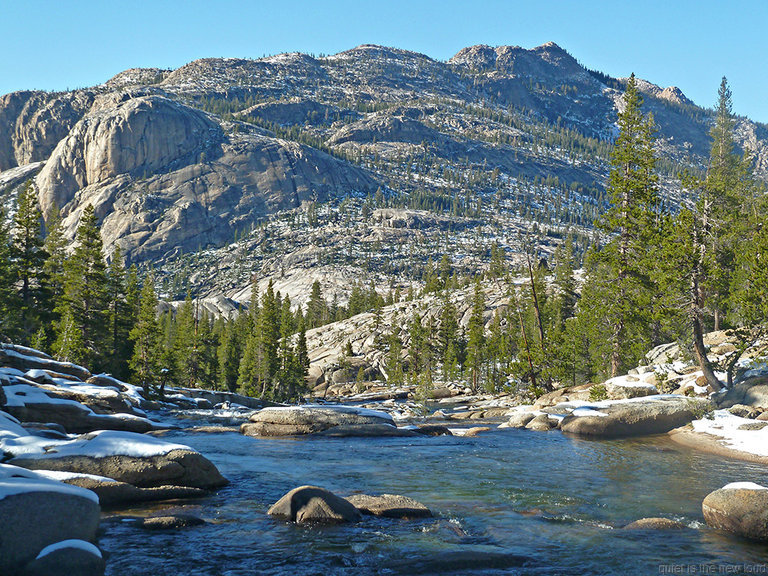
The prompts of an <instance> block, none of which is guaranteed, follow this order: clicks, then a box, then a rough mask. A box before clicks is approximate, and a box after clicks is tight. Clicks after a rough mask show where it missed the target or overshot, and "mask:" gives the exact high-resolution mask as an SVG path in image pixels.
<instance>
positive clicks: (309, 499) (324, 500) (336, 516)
mask: <svg viewBox="0 0 768 576" xmlns="http://www.w3.org/2000/svg"><path fill="white" fill-rule="evenodd" d="M267 514H269V515H270V516H275V517H276V518H282V519H283V520H288V521H290V522H296V523H297V524H304V523H309V522H318V523H341V522H358V521H359V520H361V518H362V517H361V516H360V512H359V511H358V510H357V508H355V507H354V506H353V505H352V504H350V503H349V502H348V501H347V500H345V499H344V498H340V497H338V496H336V495H335V494H333V493H332V492H329V491H328V490H325V489H324V488H319V487H317V486H300V487H298V488H294V489H293V490H291V491H290V492H288V493H287V494H286V495H285V496H283V497H282V498H280V500H278V501H277V502H276V503H275V504H273V505H272V507H271V508H270V509H269V511H268V512H267Z"/></svg>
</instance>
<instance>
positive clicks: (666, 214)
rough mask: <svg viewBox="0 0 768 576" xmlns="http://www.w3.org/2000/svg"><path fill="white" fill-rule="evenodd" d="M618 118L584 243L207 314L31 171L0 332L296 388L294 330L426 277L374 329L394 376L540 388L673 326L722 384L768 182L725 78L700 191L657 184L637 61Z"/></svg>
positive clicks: (59, 352) (392, 299)
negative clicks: (514, 263)
mask: <svg viewBox="0 0 768 576" xmlns="http://www.w3.org/2000/svg"><path fill="white" fill-rule="evenodd" d="M207 105H208V106H210V107H212V106H215V105H217V103H216V102H213V101H211V102H208V103H207ZM618 127H619V134H618V137H617V138H616V140H615V142H614V143H613V145H612V148H611V150H610V175H609V179H608V184H607V188H606V195H607V197H608V198H609V200H610V207H609V208H608V210H607V211H606V212H605V213H603V214H602V215H600V216H599V218H598V220H597V224H596V232H595V234H594V236H593V238H592V239H591V243H590V246H589V248H588V249H587V251H586V254H585V255H583V258H582V257H581V255H580V254H578V255H577V254H576V253H575V250H574V242H573V238H572V237H566V238H565V239H564V241H563V242H562V244H561V245H560V246H559V248H558V249H557V251H556V252H555V254H554V257H553V258H552V259H551V261H550V262H543V261H541V260H540V259H539V258H538V255H537V254H536V253H535V252H534V250H533V249H530V250H528V251H527V252H526V258H524V262H525V264H524V266H523V267H522V269H510V267H509V265H508V258H507V254H505V253H504V251H503V250H502V249H500V248H499V246H498V245H496V244H494V245H493V246H492V247H491V248H490V251H491V260H490V265H489V266H488V267H487V269H485V270H483V271H482V272H476V273H474V274H470V273H464V272H462V273H460V272H458V271H457V270H454V269H453V268H452V266H451V263H450V262H449V261H448V260H447V259H446V258H443V259H442V260H441V261H440V262H435V263H432V262H431V261H430V263H429V265H428V266H427V267H426V269H425V270H424V273H423V278H422V282H421V288H420V290H419V291H414V290H410V291H408V292H406V293H402V292H401V291H399V290H397V291H395V290H389V292H387V291H386V289H382V287H380V286H375V285H363V284H360V283H358V284H356V285H355V286H354V289H353V291H352V296H351V298H350V299H349V302H348V303H347V304H346V305H344V306H341V305H338V304H337V303H336V302H335V301H333V300H331V301H329V300H328V299H327V298H326V297H324V295H323V294H322V292H321V290H320V286H319V284H318V283H315V285H314V286H313V290H312V294H311V296H310V298H309V302H308V304H307V305H306V306H294V305H293V304H292V303H291V300H290V298H288V297H287V296H283V295H281V294H280V292H276V291H275V290H274V289H273V287H272V285H271V284H270V285H269V287H268V288H267V289H266V290H265V291H264V292H263V293H261V294H260V293H259V292H258V290H256V289H254V290H253V293H252V297H251V301H250V303H249V305H248V306H247V307H243V310H242V311H241V312H240V313H239V314H236V315H234V316H233V317H232V318H226V317H212V316H211V315H209V314H208V313H206V312H205V311H202V310H200V309H199V307H198V305H197V303H196V301H195V299H193V298H192V297H191V296H188V298H187V300H186V301H185V302H184V303H183V304H182V305H181V306H179V307H177V308H170V309H168V310H166V311H165V312H162V313H160V314H158V294H157V287H156V285H155V276H154V273H153V271H152V270H151V269H147V270H142V271H141V273H140V271H139V270H138V269H137V268H136V267H135V266H131V267H130V268H128V269H126V267H125V265H124V263H123V259H122V257H121V254H120V252H119V250H115V251H114V252H113V253H111V254H105V253H104V247H103V244H102V239H101V235H100V231H99V226H98V221H97V218H96V215H95V212H94V210H93V208H92V207H88V208H86V209H85V211H84V213H83V216H82V218H81V220H80V225H79V227H78V229H77V235H76V238H75V241H74V244H73V245H72V247H70V242H69V240H68V239H67V238H66V237H65V236H64V234H63V231H62V227H61V220H60V217H59V215H58V214H56V213H52V214H49V215H47V217H46V222H47V226H46V227H45V230H43V229H42V227H41V221H42V214H41V213H40V209H39V208H38V201H37V194H36V190H35V188H34V186H33V184H32V182H31V181H30V182H28V183H27V184H26V185H25V186H24V187H23V189H22V190H21V192H20V193H19V195H18V198H17V200H16V209H15V213H14V214H13V216H12V218H11V219H10V220H8V219H6V218H2V222H3V223H4V224H3V225H2V226H0V334H1V335H2V337H3V338H4V339H6V340H9V341H13V342H15V343H20V344H23V345H31V346H34V347H36V348H39V349H42V350H45V351H47V352H49V353H51V354H52V355H53V356H55V357H56V358H57V359H59V360H63V361H70V362H76V363H79V364H84V365H87V366H89V367H90V368H91V369H92V370H93V371H105V372H109V373H111V374H113V375H114V376H116V377H118V378H121V379H125V380H131V381H133V382H135V383H136V384H140V385H143V386H145V387H147V388H148V389H150V390H159V389H160V387H162V386H163V385H166V384H177V385H184V386H192V387H194V386H198V387H206V388H216V389H226V390H231V391H239V392H241V393H244V394H248V395H252V396H260V397H263V398H268V399H274V400H292V399H296V398H298V397H299V396H300V395H301V394H302V393H304V392H306V384H305V376H306V373H307V369H308V366H309V353H308V350H307V339H306V332H307V330H311V329H313V328H318V327H320V326H323V325H325V324H328V323H330V322H336V321H341V320H344V319H347V318H350V317H353V316H355V315H357V314H360V313H362V312H373V313H374V314H376V315H377V317H379V316H381V315H383V314H385V313H386V311H387V307H389V306H392V305H393V304H395V303H397V302H402V301H404V300H418V299H419V298H421V297H422V296H424V295H426V294H436V295H438V296H439V298H440V302H441V306H440V314H439V315H438V319H437V320H435V319H434V318H433V317H432V316H429V317H427V315H423V316H422V315H419V314H416V315H414V316H413V317H412V318H411V319H410V320H409V321H406V322H402V323H401V322H397V321H392V322H389V323H388V326H391V329H389V330H381V331H380V333H379V334H377V337H376V346H378V347H379V348H380V349H381V350H382V351H383V352H385V353H386V355H387V367H386V378H387V380H388V381H389V382H390V383H393V384H394V383H402V382H406V381H407V382H411V383H414V384H417V385H419V386H420V387H421V389H422V390H423V391H424V394H425V396H428V394H429V390H430V388H431V386H432V385H433V382H435V381H437V380H441V379H442V380H444V381H448V380H463V381H465V382H466V383H467V385H468V386H470V387H471V388H472V389H473V390H475V391H480V390H485V391H488V392H501V391H509V390H510V389H511V388H512V389H515V390H514V391H518V392H520V391H523V392H525V393H526V394H528V395H530V396H534V397H535V396H538V395H540V394H542V393H544V392H546V391H549V390H552V389H554V388H555V387H558V386H561V385H568V384H578V383H583V382H595V381H601V380H603V379H605V378H606V377H610V376H615V375H618V374H621V373H623V372H626V371H627V370H628V369H629V368H631V367H632V366H634V365H636V364H637V362H638V361H639V360H640V359H641V358H642V356H643V355H644V353H645V352H646V351H647V350H649V349H650V348H651V347H653V346H655V345H658V344H661V343H664V342H670V341H681V342H684V343H686V345H687V347H688V349H690V351H691V353H692V354H693V355H694V357H695V358H696V360H697V361H698V363H699V365H700V366H701V369H702V370H703V371H704V375H705V377H706V379H707V383H708V384H709V386H710V387H711V388H713V389H715V390H717V389H719V388H720V387H721V386H723V385H724V384H726V383H727V382H721V381H720V380H719V379H718V377H717V375H716V374H715V372H717V371H722V372H725V373H726V374H727V380H728V381H730V379H731V378H732V377H733V371H734V368H735V362H736V360H737V359H738V357H739V354H734V355H732V356H731V358H732V361H730V362H729V365H726V366H713V365H712V364H711V363H710V361H709V360H708V357H707V352H706V349H705V347H704V342H703V336H704V333H705V332H707V331H709V330H720V329H729V330H732V331H733V333H734V334H735V335H736V336H737V338H738V342H739V345H738V346H737V348H738V349H740V350H744V349H746V348H747V347H749V346H750V345H752V344H753V343H754V342H756V341H758V340H760V339H761V338H762V337H763V336H764V334H765V327H766V321H768V298H766V296H768V294H766V290H768V227H766V226H765V219H766V218H768V206H766V203H768V199H766V197H765V194H764V187H763V185H762V184H761V183H760V182H759V181H758V180H757V179H756V178H755V177H754V175H753V166H752V157H751V155H750V152H749V150H746V151H744V153H741V152H740V151H739V150H738V148H737V147H736V145H735V141H734V118H733V114H732V106H731V92H730V89H729V88H728V84H727V82H726V80H725V79H723V82H722V84H721V86H720V90H719V98H718V102H717V105H716V110H715V122H714V125H713V127H712V130H711V152H710V158H709V164H708V167H707V170H706V173H692V172H689V171H683V172H682V173H680V174H677V177H678V179H679V187H680V197H681V198H693V199H695V200H692V201H683V204H682V206H680V207H679V209H675V210H672V209H671V207H670V206H669V205H668V204H667V203H665V202H663V201H662V200H661V198H660V194H659V178H660V174H661V173H662V172H663V173H668V172H669V167H668V166H666V165H664V166H663V168H662V166H660V162H659V160H658V158H657V154H656V151H655V150H656V149H655V140H654V134H655V128H654V121H653V118H652V116H650V115H649V114H646V113H644V111H643V98H642V96H641V94H640V92H639V90H638V88H637V85H636V82H635V79H634V76H633V77H632V78H630V80H629V82H628V84H627V86H626V92H625V94H624V109H623V111H621V112H620V113H619V115H618ZM590 145H591V144H590V143H589V142H585V143H584V146H585V147H586V148H585V149H588V148H589V146H590ZM409 165H410V164H409ZM492 182H493V177H492V176H491V177H490V179H489V180H488V182H485V180H484V181H483V186H486V185H490V184H489V183H492ZM414 198H415V199H418V198H419V196H418V195H415V196H414ZM422 200H423V201H424V202H426V201H427V200H426V199H423V198H422ZM445 209H446V210H449V211H450V210H454V211H456V210H458V208H457V207H456V206H455V205H451V206H446V207H445ZM6 222H7V224H5V223H6ZM70 248H71V249H70ZM579 267H581V268H583V270H582V271H581V274H580V275H577V274H576V273H575V269H576V268H579ZM521 277H522V278H523V279H524V281H523V282H513V281H512V278H521ZM490 282H497V283H501V284H503V285H504V286H506V289H507V290H508V303H509V304H508V306H505V307H504V308H503V309H499V310H498V311H497V313H495V314H494V316H493V318H492V320H491V322H490V324H489V325H488V324H486V322H485V321H484V312H485V310H486V303H485V292H484V286H486V285H487V284H488V283H490ZM459 290H464V291H471V299H472V300H471V301H472V304H471V314H470V317H469V322H468V324H467V325H466V326H462V325H461V324H460V322H459V320H460V319H459V317H458V314H457V311H456V308H455V306H454V305H453V295H454V294H455V293H456V291H459ZM377 326H378V322H377ZM406 343H407V345H406ZM737 351H738V350H737ZM352 354H353V352H352V350H351V348H350V349H349V350H348V351H347V353H346V355H347V356H351V355H352ZM343 361H344V360H343V359H342V360H341V362H343ZM364 377H365V375H364V374H362V373H361V374H359V375H358V379H361V378H364Z"/></svg>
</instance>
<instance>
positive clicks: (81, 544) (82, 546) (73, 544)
mask: <svg viewBox="0 0 768 576" xmlns="http://www.w3.org/2000/svg"><path fill="white" fill-rule="evenodd" d="M67 548H77V549H79V550H85V551H86V552H88V553H89V554H91V555H93V556H96V557H98V558H101V550H99V549H98V548H96V546H94V545H93V544H91V543H90V542H86V541H85V540H62V541H61V542H56V544H51V545H50V546H46V547H45V548H43V549H42V550H40V553H39V554H38V555H37V558H35V560H39V559H40V558H42V557H44V556H48V554H51V553H52V552H56V551H57V550H65V549H67Z"/></svg>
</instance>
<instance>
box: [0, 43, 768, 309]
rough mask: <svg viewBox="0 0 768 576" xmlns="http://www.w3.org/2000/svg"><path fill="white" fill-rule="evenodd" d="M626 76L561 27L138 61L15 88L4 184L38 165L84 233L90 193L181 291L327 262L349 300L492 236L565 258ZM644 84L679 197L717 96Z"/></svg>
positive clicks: (743, 124) (757, 138) (598, 191)
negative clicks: (534, 41) (706, 98)
mask: <svg viewBox="0 0 768 576" xmlns="http://www.w3.org/2000/svg"><path fill="white" fill-rule="evenodd" d="M625 82H626V81H625V80H624V79H617V78H611V77H609V76H607V75H604V74H602V73H599V72H595V71H591V70H589V69H587V68H585V67H584V66H583V65H581V64H580V63H579V62H578V61H577V60H576V59H575V58H574V57H573V56H571V55H570V54H569V53H568V52H567V51H565V50H564V49H563V48H561V47H559V46H558V45H556V44H554V43H551V42H550V43H547V44H544V45H542V46H539V47H536V48H533V49H531V50H527V49H524V48H520V47H517V46H499V47H489V46H472V47H468V48H464V49H462V50H461V51H459V52H458V53H457V54H456V55H455V56H454V57H452V58H451V59H450V60H448V61H447V62H440V61H437V60H434V59H431V58H429V57H428V56H425V55H423V54H418V53H414V52H409V51H406V50H400V49H395V48H387V47H382V46H373V45H362V46H358V47H357V48H354V49H352V50H348V51H345V52H341V53H338V54H335V55H331V56H320V57H315V56H311V55H307V54H299V53H290V54H280V55H277V56H270V57H267V58H262V59H256V60H246V59H232V58H218V59H217V58H206V59H202V60H196V61H194V62H191V63H189V64H186V65H184V66H182V67H181V68H178V69H176V70H160V69H154V68H150V69H130V70H126V71H124V72H122V73H120V74H118V75H116V76H115V77H113V78H112V79H110V80H108V81H107V82H105V83H104V84H102V85H99V86H95V87H92V88H86V89H81V90H75V91H71V92H64V93H45V92H34V91H25V92H16V93H12V94H7V95H5V96H3V97H0V126H2V127H4V128H3V129H2V130H0V193H2V194H3V198H4V202H5V204H6V205H7V204H9V203H10V201H11V199H12V198H13V192H14V190H15V189H16V188H17V187H18V185H19V184H20V182H21V181H23V180H24V179H25V178H28V177H30V176H31V175H35V183H36V185H37V188H38V192H39V198H40V205H41V207H42V209H43V211H44V213H46V214H48V213H50V211H51V210H53V209H56V208H58V209H60V210H61V213H62V216H63V217H64V222H65V225H66V227H67V230H68V233H69V234H70V235H73V234H74V230H75V228H76V226H77V223H78V221H79V218H80V215H81V214H82V211H83V209H84V207H85V206H86V205H88V204H92V205H93V206H94V208H95V210H96V215H97V217H98V219H99V221H100V223H101V227H102V235H103V238H104V240H105V244H106V246H107V249H108V251H110V252H111V250H112V248H113V247H114V246H118V245H119V246H120V247H121V249H122V250H123V254H124V255H125V256H126V259H127V261H128V262H134V263H137V264H140V265H147V264H149V263H152V264H153V265H154V266H155V267H156V268H158V269H159V270H160V271H161V275H163V276H164V278H165V280H166V289H167V290H168V291H169V292H168V295H169V296H170V297H175V296H179V295H183V291H184V289H183V288H182V286H183V285H185V283H187V282H191V285H192V287H193V289H194V290H195V292H196V293H199V294H203V295H209V296H217V295H218V296H220V295H221V294H225V295H227V296H230V297H234V298H236V299H237V300H239V301H242V300H244V299H246V298H247V296H246V294H247V291H248V286H249V284H250V280H251V278H255V279H256V280H257V281H261V282H264V281H265V280H266V278H267V277H276V278H278V277H279V278H282V279H285V281H284V290H285V291H287V292H289V293H293V295H294V296H297V297H300V295H301V294H304V293H305V290H306V288H307V286H310V285H311V283H312V281H313V279H318V278H320V279H322V281H323V283H324V289H325V291H326V293H328V294H330V293H338V296H339V298H340V299H341V300H343V299H344V298H345V295H347V294H348V293H349V290H350V286H351V284H352V283H353V282H354V281H358V280H360V281H366V282H367V281H370V280H375V282H376V283H377V285H384V286H386V285H387V284H393V283H397V282H403V281H405V282H406V284H407V283H408V282H410V281H415V280H418V279H419V278H420V274H421V273H422V272H423V271H424V269H425V267H426V266H427V265H428V261H429V260H430V259H431V260H432V261H433V262H436V261H437V260H439V259H440V258H441V256H442V255H443V254H448V255H450V257H451V264H452V266H454V267H457V268H463V269H469V270H471V269H473V268H474V269H477V268H481V267H483V266H484V265H487V261H488V258H489V253H488V250H489V247H490V245H491V243H492V242H494V241H495V242H497V243H498V244H499V245H500V246H501V247H502V248H503V249H504V251H505V252H506V253H508V254H510V255H512V254H514V253H515V252H516V251H519V248H520V244H521V242H523V241H524V239H526V238H527V239H526V240H525V241H533V242H535V243H536V244H537V245H538V246H539V249H540V253H541V255H542V256H544V257H546V255H547V254H548V253H549V252H550V251H551V248H552V247H553V246H554V245H555V244H556V243H557V242H558V238H560V237H562V235H563V234H564V233H565V230H566V229H568V230H570V231H571V232H576V233H577V235H578V234H581V235H582V236H584V237H585V238H586V236H587V235H588V234H589V233H590V232H589V231H590V228H591V225H592V222H593V221H594V219H595V217H596V216H597V215H598V214H599V213H600V212H601V210H602V209H603V208H604V206H605V202H606V197H605V191H604V187H605V179H606V175H607V161H608V154H609V151H610V141H611V139H612V138H613V137H614V136H615V134H616V125H615V122H616V112H617V110H619V109H620V108H621V107H622V105H623V104H622V91H623V86H624V84H625ZM639 86H640V89H641V90H642V92H643V93H644V95H645V110H646V111H648V112H651V113H653V115H654V118H655V121H656V123H657V124H658V134H657V138H658V151H659V156H660V169H661V171H662V175H663V178H662V182H663V186H664V189H665V192H666V200H667V202H668V203H669V204H670V205H671V206H673V207H674V205H675V204H676V203H677V202H678V201H679V198H678V195H677V193H676V191H675V187H674V184H673V181H672V179H671V178H672V176H673V175H674V173H675V171H676V170H677V168H678V167H679V166H681V165H684V166H687V167H690V168H691V169H693V170H694V171H699V172H701V171H702V170H703V168H704V166H705V158H706V156H707V154H708V146H709V136H708V131H709V127H710V123H711V119H712V115H711V113H710V111H708V110H706V109H704V108H700V107H698V106H696V105H694V104H693V103H692V102H691V101H690V100H688V99H687V98H686V97H685V95H684V94H683V93H682V92H681V91H680V90H679V89H678V88H675V87H667V88H661V87H659V86H656V85H654V84H652V83H650V82H647V81H640V82H639ZM713 92H714V87H713ZM737 135H738V138H739V145H741V146H743V147H748V148H750V149H751V150H752V151H753V153H754V154H755V158H756V165H757V171H758V174H759V175H760V176H761V177H762V178H765V177H766V175H768V129H766V127H765V126H764V125H761V124H757V123H754V122H752V121H750V120H748V119H746V118H741V119H739V120H738V126H737ZM387 210H389V212H387ZM393 211H394V212H393ZM318 220H320V221H318ZM531 238H532V240H531ZM233 240H235V243H234V244H233V243H232V242H233ZM192 263H196V264H197V265H198V269H195V270H192V269H191V265H192ZM201 263H208V266H203V267H202V269H200V266H199V265H200V264H201ZM297 270H298V271H301V272H300V274H299V273H298V272H296V271H297ZM297 274H298V275H297ZM291 275H293V276H295V278H293V279H291V278H287V279H286V276H289V277H290V276H291ZM278 283H279V282H278Z"/></svg>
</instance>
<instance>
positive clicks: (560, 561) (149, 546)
mask: <svg viewBox="0 0 768 576" xmlns="http://www.w3.org/2000/svg"><path fill="white" fill-rule="evenodd" d="M166 438H168V439H169V440H171V441H173V442H180V443H184V444H188V445H190V446H192V447H194V448H195V449H197V450H199V451H200V452H202V453H203V454H205V455H206V456H208V457H209V458H210V459H211V460H212V461H213V462H214V463H215V464H216V465H217V466H218V467H219V469H220V470H221V471H222V473H223V474H224V475H225V476H227V477H228V478H229V479H230V480H231V482H232V483H231V485H230V486H228V487H226V488H224V489H222V490H220V491H218V492H217V493H216V494H215V495H213V496H210V497H208V498H205V499H203V500H200V501H193V502H191V503H189V504H186V505H185V506H186V507H187V508H188V511H189V509H190V508H191V512H192V513H195V514H198V515H200V516H201V517H203V518H204V519H206V520H207V521H208V522H209V524H207V525H205V526H200V527H194V528H187V529H183V530H179V531H171V532H163V533H160V532H155V533H149V532H145V531H141V530H138V529H137V528H135V527H133V526H132V525H131V523H129V522H123V521H120V520H119V519H110V520H107V521H106V522H104V523H103V531H102V535H101V538H100V546H101V548H102V549H103V550H104V551H105V552H106V554H108V559H107V573H108V574H111V575H114V576H131V575H139V574H141V575H144V574H152V575H156V576H160V575H164V574H169V575H171V574H172V575H231V576H234V575H246V574H248V575H250V574H285V575H288V574H291V575H294V574H295V575H315V574H317V575H324V576H327V575H333V574H349V575H356V576H360V575H365V574H381V575H386V574H403V575H405V574H542V575H544V574H547V575H555V574H564V575H565V574H660V573H665V571H666V573H686V574H692V573H698V574H702V573H710V574H711V573H726V572H725V570H731V571H733V570H737V569H742V570H744V569H745V565H746V569H747V570H752V571H753V572H757V573H768V569H764V568H763V566H762V565H764V564H765V565H768V546H764V545H759V544H754V543H749V542H745V541H741V540H736V539H732V538H729V537H727V536H724V535H722V534H720V533H717V532H715V531H712V530H709V529H707V528H706V526H704V524H703V517H702V514H701V501H702V499H703V498H704V496H706V495H707V493H709V492H710V491H712V490H715V489H717V488H720V487H721V486H723V485H724V484H726V483H728V482H733V481H752V482H758V483H763V484H768V469H766V468H764V467H761V466H758V465H754V464H749V463H744V462H739V461H731V460H723V459H721V458H717V457H713V456H710V455H707V454H702V453H698V452H694V451H691V450H689V449H686V448H681V447H678V446H676V445H674V444H672V443H671V442H670V441H669V440H668V439H666V437H657V438H651V439H642V440H614V441H588V440H580V439H575V438H572V437H568V436H565V435H563V434H561V433H560V432H549V433H541V432H531V431H528V430H514V429H512V430H510V429H507V430H493V431H491V432H488V433H484V434H480V435H478V436H476V437H471V438H468V437H435V438H430V437H424V438H381V439H371V438H348V439H335V438H305V439H299V440H292V439H256V438H249V437H245V436H241V435H239V434H236V433H224V434H190V433H187V432H184V431H183V430H182V431H177V432H173V433H171V434H169V435H168V436H166ZM302 484H315V485H319V486H323V487H325V488H328V489H329V490H331V491H333V492H335V493H337V494H339V495H342V496H345V495H349V494H351V493H354V492H365V493H371V494H377V493H393V494H404V495H407V496H411V497H413V498H415V499H417V500H419V501H421V502H423V503H425V504H426V505H427V506H429V507H430V508H431V509H432V511H433V512H434V513H435V514H436V517H435V518H433V519H428V520H418V521H401V520H388V519H379V518H372V517H365V519H364V521H363V522H361V523H360V524H357V525H348V526H331V527H300V526H293V525H289V524H286V523H283V522H278V521H275V520H272V519H271V518H270V517H268V516H267V515H266V511H267V508H268V507H269V506H270V505H271V504H272V503H274V502H275V501H276V500H277V499H279V498H280V496H282V495H283V494H284V493H285V492H287V491H288V490H290V489H291V488H294V487H296V486H299V485H302ZM164 506H169V505H164ZM171 507H172V506H171ZM157 510H158V508H157V507H156V508H155V509H152V508H142V509H137V510H133V511H130V513H134V514H135V513H142V514H143V513H147V512H156V511H157ZM648 516H663V517H666V518H672V519H676V520H680V521H682V522H683V523H685V524H686V525H688V526H690V527H691V529H690V530H681V531H659V532H650V531H622V530H620V529H619V528H620V527H621V526H623V525H625V524H627V523H629V522H632V521H634V520H637V519H639V518H642V517H648ZM678 567H679V568H678ZM679 570H682V572H680V571H679ZM674 571H677V572H674ZM730 573H733V572H730Z"/></svg>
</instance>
